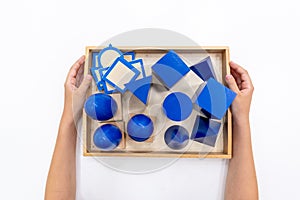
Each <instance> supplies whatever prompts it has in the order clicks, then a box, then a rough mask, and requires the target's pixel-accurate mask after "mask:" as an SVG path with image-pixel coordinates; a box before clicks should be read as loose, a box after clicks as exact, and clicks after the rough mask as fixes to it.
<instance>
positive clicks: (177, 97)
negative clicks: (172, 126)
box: [163, 92, 193, 121]
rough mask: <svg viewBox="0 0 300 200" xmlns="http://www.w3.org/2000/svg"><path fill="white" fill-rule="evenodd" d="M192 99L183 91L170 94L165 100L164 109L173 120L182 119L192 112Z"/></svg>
mask: <svg viewBox="0 0 300 200" xmlns="http://www.w3.org/2000/svg"><path fill="white" fill-rule="evenodd" d="M192 109H193V104H192V101H191V99H190V98H189V97H188V96H187V95H186V94H183V93H181V92H174V93H171V94H169V95H168V96H167V97H166V98H165V100H164V102H163V110H164V113H165V114H166V116H167V117H168V118H169V119H171V120H173V121H182V120H185V119H186V118H188V117H189V116H190V114H191V113H192Z"/></svg>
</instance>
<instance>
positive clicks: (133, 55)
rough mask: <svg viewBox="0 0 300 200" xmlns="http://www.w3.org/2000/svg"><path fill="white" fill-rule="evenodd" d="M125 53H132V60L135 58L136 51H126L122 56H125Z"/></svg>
mask: <svg viewBox="0 0 300 200" xmlns="http://www.w3.org/2000/svg"><path fill="white" fill-rule="evenodd" d="M125 55H131V60H132V61H134V60H135V53H134V52H133V51H128V52H125V53H123V55H122V56H123V57H124V56H125ZM130 62H131V61H130Z"/></svg>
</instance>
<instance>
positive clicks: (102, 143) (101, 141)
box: [93, 124, 122, 151]
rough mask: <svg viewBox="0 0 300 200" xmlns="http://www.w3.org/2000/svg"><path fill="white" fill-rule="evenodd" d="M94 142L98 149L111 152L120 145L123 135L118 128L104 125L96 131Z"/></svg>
mask: <svg viewBox="0 0 300 200" xmlns="http://www.w3.org/2000/svg"><path fill="white" fill-rule="evenodd" d="M93 140H94V144H95V145H96V146H97V147H98V148H100V149H102V150H104V151H110V150H113V149H115V148H116V147H117V146H118V145H119V144H120V142H121V140H122V133H121V130H120V129H119V128H118V127H117V126H115V125H112V124H104V125H102V126H100V127H99V128H97V129H96V131H95V133H94V137H93Z"/></svg>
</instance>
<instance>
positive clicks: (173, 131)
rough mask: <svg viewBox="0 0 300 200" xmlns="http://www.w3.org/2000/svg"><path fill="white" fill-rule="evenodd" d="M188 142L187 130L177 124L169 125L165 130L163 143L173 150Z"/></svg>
mask: <svg viewBox="0 0 300 200" xmlns="http://www.w3.org/2000/svg"><path fill="white" fill-rule="evenodd" d="M188 142H189V133H188V131H187V130H186V129H185V128H184V127H182V126H178V125H174V126H171V127H169V128H168V129H167V130H166V132H165V143H166V144H167V145H168V146H169V147H170V148H171V149H175V150H179V149H182V148H184V147H185V146H186V145H187V144H188Z"/></svg>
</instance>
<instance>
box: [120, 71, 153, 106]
mask: <svg viewBox="0 0 300 200" xmlns="http://www.w3.org/2000/svg"><path fill="white" fill-rule="evenodd" d="M151 82H152V76H148V77H146V78H143V79H139V80H135V81H132V82H130V83H127V84H126V88H127V89H128V90H129V91H130V92H132V94H134V96H136V97H137V98H138V99H139V100H140V101H141V102H143V103H144V104H145V105H146V104H147V101H148V94H149V90H150V87H151Z"/></svg>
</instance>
